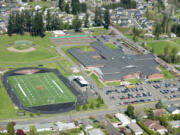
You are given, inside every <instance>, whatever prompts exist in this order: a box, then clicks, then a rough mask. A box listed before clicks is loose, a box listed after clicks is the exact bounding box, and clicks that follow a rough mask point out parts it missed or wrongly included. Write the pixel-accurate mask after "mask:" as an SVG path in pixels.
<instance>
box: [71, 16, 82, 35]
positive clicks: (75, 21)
mask: <svg viewBox="0 0 180 135" xmlns="http://www.w3.org/2000/svg"><path fill="white" fill-rule="evenodd" d="M72 25H73V28H74V31H75V32H80V31H81V21H80V20H79V18H78V16H76V17H75V18H74V19H73V22H72Z"/></svg>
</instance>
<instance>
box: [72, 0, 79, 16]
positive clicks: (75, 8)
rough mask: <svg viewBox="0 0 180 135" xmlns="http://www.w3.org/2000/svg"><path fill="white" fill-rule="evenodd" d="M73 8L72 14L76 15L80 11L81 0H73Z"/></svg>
mask: <svg viewBox="0 0 180 135" xmlns="http://www.w3.org/2000/svg"><path fill="white" fill-rule="evenodd" d="M71 9H72V11H71V12H72V14H74V15H76V14H78V13H79V9H80V3H79V0H71Z"/></svg>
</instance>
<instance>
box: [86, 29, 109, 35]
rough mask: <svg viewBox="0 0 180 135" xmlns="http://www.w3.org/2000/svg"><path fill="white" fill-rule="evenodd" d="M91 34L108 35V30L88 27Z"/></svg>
mask: <svg viewBox="0 0 180 135" xmlns="http://www.w3.org/2000/svg"><path fill="white" fill-rule="evenodd" d="M89 31H91V35H92V36H100V35H108V34H109V31H108V30H106V29H104V28H94V29H90V30H89Z"/></svg>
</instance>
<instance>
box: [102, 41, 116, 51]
mask: <svg viewBox="0 0 180 135" xmlns="http://www.w3.org/2000/svg"><path fill="white" fill-rule="evenodd" d="M104 45H105V46H107V47H109V48H111V49H114V50H118V49H119V48H118V47H117V46H116V45H114V44H113V43H105V44H104Z"/></svg>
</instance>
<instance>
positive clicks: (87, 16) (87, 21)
mask: <svg viewBox="0 0 180 135" xmlns="http://www.w3.org/2000/svg"><path fill="white" fill-rule="evenodd" d="M84 27H85V28H88V27H89V14H88V13H86V17H85V21H84Z"/></svg>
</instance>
